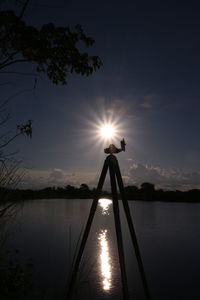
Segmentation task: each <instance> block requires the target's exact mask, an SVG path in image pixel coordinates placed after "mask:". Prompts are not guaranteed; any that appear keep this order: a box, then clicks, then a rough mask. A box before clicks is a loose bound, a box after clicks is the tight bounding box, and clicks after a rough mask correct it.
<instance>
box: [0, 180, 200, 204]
mask: <svg viewBox="0 0 200 300" xmlns="http://www.w3.org/2000/svg"><path fill="white" fill-rule="evenodd" d="M95 193H96V189H95V188H93V189H90V188H89V187H88V185H87V184H84V183H83V184H81V185H80V187H79V188H77V187H74V186H72V185H67V186H66V187H63V188H62V187H47V188H44V189H41V190H31V189H26V190H25V189H15V190H8V189H5V188H0V197H1V196H3V198H4V199H5V198H7V199H8V200H13V201H16V200H29V199H50V198H65V199H91V198H93V197H94V195H95ZM125 194H126V198H127V199H128V200H146V201H173V202H177V201H181V202H199V201H200V190H198V189H193V190H189V191H185V192H182V191H178V190H176V191H164V190H162V189H159V190H156V189H155V187H154V184H152V183H149V182H144V183H143V184H141V186H140V188H138V187H137V186H134V185H131V186H126V187H125ZM101 197H108V198H111V193H110V192H107V191H102V194H101ZM119 198H120V195H119Z"/></svg>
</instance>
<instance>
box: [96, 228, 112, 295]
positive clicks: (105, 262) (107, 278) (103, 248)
mask: <svg viewBox="0 0 200 300" xmlns="http://www.w3.org/2000/svg"><path fill="white" fill-rule="evenodd" d="M107 232H108V231H107V229H104V230H103V229H102V230H101V231H100V233H99V235H98V239H99V241H100V265H101V276H102V286H103V289H104V290H105V291H108V290H110V288H111V279H112V278H111V275H112V272H111V258H110V253H109V244H108V239H107Z"/></svg>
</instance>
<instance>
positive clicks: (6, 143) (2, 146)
mask: <svg viewBox="0 0 200 300" xmlns="http://www.w3.org/2000/svg"><path fill="white" fill-rule="evenodd" d="M20 134H22V133H21V132H19V133H16V134H15V135H14V136H13V137H12V138H11V139H9V140H8V141H7V142H5V143H4V144H2V145H0V149H2V148H4V147H6V146H7V145H8V144H10V142H12V141H13V140H14V139H15V138H16V137H17V136H19V135H20Z"/></svg>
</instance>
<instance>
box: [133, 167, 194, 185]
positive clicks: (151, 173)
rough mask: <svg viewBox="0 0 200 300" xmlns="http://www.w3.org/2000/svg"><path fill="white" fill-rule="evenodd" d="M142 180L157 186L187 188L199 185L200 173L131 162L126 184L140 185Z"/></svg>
mask: <svg viewBox="0 0 200 300" xmlns="http://www.w3.org/2000/svg"><path fill="white" fill-rule="evenodd" d="M143 182H151V183H154V184H155V186H156V187H158V188H164V189H180V190H187V189H193V188H199V187H200V173H199V172H192V173H186V172H182V171H181V170H178V169H176V168H170V169H163V168H159V167H154V166H151V165H144V164H139V163H138V164H133V165H132V167H131V168H130V170H129V176H128V184H136V185H140V184H141V183H143Z"/></svg>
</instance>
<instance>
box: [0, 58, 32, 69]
mask: <svg viewBox="0 0 200 300" xmlns="http://www.w3.org/2000/svg"><path fill="white" fill-rule="evenodd" d="M19 62H31V60H30V59H16V60H13V61H11V62H9V63H7V64H4V65H2V64H0V70H1V69H3V68H5V67H8V66H10V65H13V64H16V63H19Z"/></svg>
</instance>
